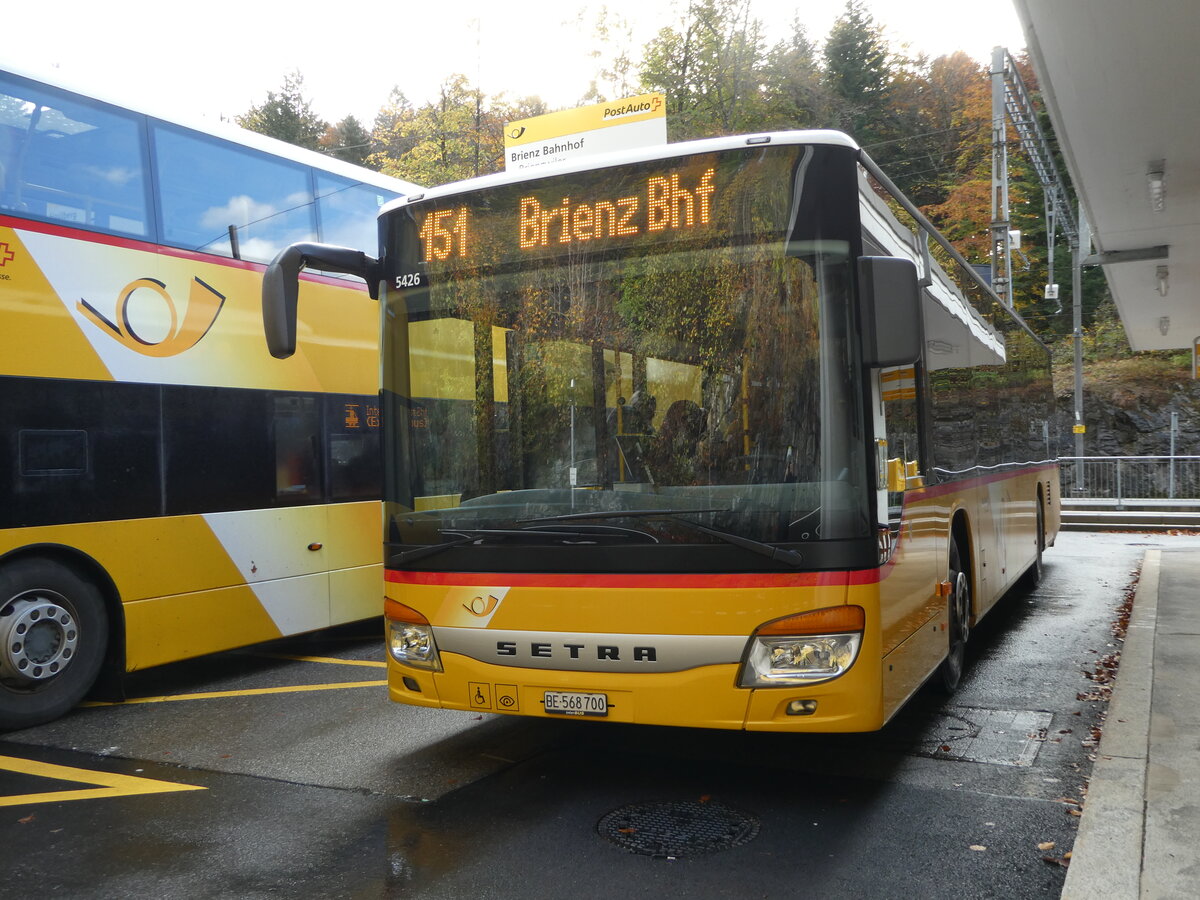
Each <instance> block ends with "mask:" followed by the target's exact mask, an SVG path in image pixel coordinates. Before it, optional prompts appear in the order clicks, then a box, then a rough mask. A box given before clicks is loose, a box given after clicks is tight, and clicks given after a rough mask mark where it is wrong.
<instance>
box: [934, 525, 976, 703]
mask: <svg viewBox="0 0 1200 900" xmlns="http://www.w3.org/2000/svg"><path fill="white" fill-rule="evenodd" d="M949 574H950V597H949V598H948V599H949V607H950V608H949V610H948V613H949V620H950V624H949V627H948V629H947V630H948V631H949V633H950V635H949V640H950V645H949V647H948V648H947V651H946V658H945V659H944V660H943V661H942V666H941V669H940V671H939V675H940V680H941V686H942V690H944V691H945V692H946V693H947V694H953V693H954V692H955V691H956V690H958V686H959V684H960V683H961V682H962V675H963V667H964V666H965V665H966V660H967V638H968V637H970V635H971V579H970V577H969V576H968V574H967V572H966V570H965V567H964V566H963V564H962V555H961V554H960V553H959V549H958V541H957V540H951V542H950V573H949Z"/></svg>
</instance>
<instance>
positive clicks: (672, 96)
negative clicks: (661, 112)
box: [641, 0, 766, 140]
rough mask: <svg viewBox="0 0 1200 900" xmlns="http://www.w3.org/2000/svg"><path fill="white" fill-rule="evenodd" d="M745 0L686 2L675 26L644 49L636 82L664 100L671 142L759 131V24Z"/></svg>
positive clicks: (761, 115) (761, 109) (762, 107)
mask: <svg viewBox="0 0 1200 900" xmlns="http://www.w3.org/2000/svg"><path fill="white" fill-rule="evenodd" d="M750 6H751V4H750V0H692V2H691V3H690V4H689V5H688V7H687V11H686V12H685V14H684V18H683V20H682V21H681V22H680V23H679V25H678V27H667V28H664V29H662V31H660V32H659V33H658V35H657V36H656V37H655V38H654V39H653V40H652V41H650V43H648V44H647V45H646V47H645V50H644V51H643V56H642V67H641V80H642V86H643V87H644V88H645V89H646V90H652V91H662V92H663V93H664V94H666V97H667V127H668V128H669V129H670V133H671V136H672V139H673V140H686V139H689V138H697V137H711V136H715V135H721V134H736V133H738V132H739V131H758V130H761V127H762V121H763V118H764V113H765V105H764V99H763V96H762V91H761V86H762V74H763V65H764V61H765V56H766V50H765V45H764V39H763V34H762V24H761V22H759V20H757V19H755V18H752V17H751V15H750Z"/></svg>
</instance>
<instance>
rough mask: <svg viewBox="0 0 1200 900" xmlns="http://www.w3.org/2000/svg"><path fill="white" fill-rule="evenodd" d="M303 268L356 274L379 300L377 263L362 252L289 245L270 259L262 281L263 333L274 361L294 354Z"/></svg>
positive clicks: (378, 268)
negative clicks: (297, 307)
mask: <svg viewBox="0 0 1200 900" xmlns="http://www.w3.org/2000/svg"><path fill="white" fill-rule="evenodd" d="M305 268H310V269H321V270H323V271H326V272H342V273H344V274H346V275H357V276H358V277H359V278H361V279H363V280H364V281H365V282H366V283H367V291H368V292H369V293H370V295H371V299H372V300H378V299H379V276H380V267H379V260H377V259H375V258H374V257H372V256H368V255H367V254H365V253H363V252H362V251H361V250H351V249H349V248H348V247H335V246H333V245H332V244H291V245H289V246H287V247H284V248H283V250H281V251H280V252H279V255H278V256H276V257H275V258H274V259H273V260H271V264H270V265H269V266H267V271H266V272H265V273H264V275H263V282H262V311H263V333H264V334H265V335H266V338H267V348H268V349H269V350H270V351H271V355H272V356H274V357H275V358H276V359H287V358H288V357H290V356H291V355H292V354H293V353H295V352H296V306H297V303H298V301H299V297H300V272H301V270H303V269H305Z"/></svg>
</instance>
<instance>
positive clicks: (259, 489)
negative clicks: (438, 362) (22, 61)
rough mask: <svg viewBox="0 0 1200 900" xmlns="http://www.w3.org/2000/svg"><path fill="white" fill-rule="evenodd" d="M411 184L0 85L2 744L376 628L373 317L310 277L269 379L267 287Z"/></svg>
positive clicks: (78, 98) (36, 87)
mask: <svg viewBox="0 0 1200 900" xmlns="http://www.w3.org/2000/svg"><path fill="white" fill-rule="evenodd" d="M412 187H413V186H412V185H409V184H407V183H405V182H401V181H397V180H394V179H390V178H386V177H384V176H381V175H378V174H377V173H374V172H368V171H366V170H364V169H360V168H358V167H356V166H351V165H348V164H345V163H341V162H339V161H338V160H334V159H329V158H326V157H324V156H321V155H319V154H316V153H310V152H307V151H302V150H299V149H297V148H294V147H291V146H289V145H286V144H283V143H281V142H279V141H273V140H270V139H268V138H264V137H261V136H259V135H254V134H250V133H249V132H244V131H242V130H241V129H236V128H232V127H228V128H226V127H210V126H204V125H201V126H189V125H187V124H184V123H182V122H180V121H178V120H176V119H174V118H172V117H163V116H156V115H152V114H148V113H147V112H145V111H142V110H137V109H133V108H131V107H129V106H127V105H122V104H118V103H113V102H108V101H106V100H103V99H100V98H97V97H95V96H91V95H89V94H88V93H87V92H85V91H82V90H78V89H77V90H72V89H70V88H69V87H68V86H67V85H64V84H62V83H51V82H48V81H46V80H44V79H37V78H34V77H31V76H28V75H22V74H19V73H17V72H10V71H0V729H12V728H19V727H24V726H28V725H32V724H35V723H38V722H42V721H46V720H48V719H50V718H53V717H55V716H57V715H60V714H62V713H63V712H65V711H66V710H68V709H69V708H70V707H71V706H72V705H73V704H75V703H76V702H78V700H79V699H80V698H81V697H82V696H84V694H85V693H86V692H87V691H88V689H89V688H90V687H91V686H92V685H93V683H94V682H95V681H96V679H97V678H98V677H99V678H101V679H102V684H103V685H104V686H105V687H106V688H107V689H108V692H109V693H110V694H111V693H113V692H114V691H116V690H117V689H118V688H119V682H120V676H121V675H122V674H123V673H125V672H128V671H133V670H137V669H144V668H147V667H149V666H155V665H158V664H160V663H166V662H171V661H174V660H179V659H183V658H185V657H190V656H195V655H197V654H202V653H209V652H212V651H216V650H222V649H226V648H229V647H236V646H240V645H245V644H249V643H253V642H257V641H262V640H266V639H270V638H275V637H279V636H281V635H288V634H295V633H298V632H302V631H308V630H311V629H316V628H322V627H326V626H329V625H332V624H337V623H342V622H348V621H353V620H357V619H362V618H364V617H367V616H373V615H378V612H379V610H378V605H379V604H378V595H379V586H378V585H379V583H380V582H381V578H380V562H381V559H380V544H379V521H380V501H379V496H380V486H379V485H380V473H379V465H378V454H379V442H380V436H379V412H378V392H377V386H378V372H377V370H378V333H379V325H378V310H377V308H375V304H372V303H369V302H347V301H345V300H344V299H341V298H344V297H346V296H350V297H356V296H358V295H362V296H363V297H364V298H365V296H366V291H365V290H364V288H363V285H362V283H361V282H360V281H358V280H347V279H346V278H345V277H344V276H340V275H338V276H332V275H324V274H318V273H313V274H311V275H308V276H306V277H305V282H304V290H305V292H306V296H307V295H308V294H311V296H312V297H313V298H314V302H312V303H310V304H308V305H307V306H306V310H305V315H304V316H303V317H302V319H301V320H300V323H299V328H300V330H301V332H302V333H303V334H304V335H305V337H306V340H305V346H304V349H303V351H302V352H301V353H299V354H297V355H296V356H295V357H294V358H293V359H291V360H289V361H288V362H287V363H275V362H274V361H273V360H271V359H270V357H269V355H268V354H267V348H266V346H265V344H264V342H263V336H262V324H261V321H262V320H261V307H260V300H259V297H260V292H261V287H260V283H261V280H262V272H263V269H264V265H263V264H264V263H265V262H268V261H269V260H270V259H271V257H272V256H274V255H275V253H276V251H277V250H278V249H279V248H280V247H282V246H285V245H287V244H290V243H292V242H294V241H297V240H316V239H318V238H320V239H324V240H331V241H337V242H341V243H366V242H373V241H374V239H375V238H374V222H373V220H374V217H375V215H376V214H377V213H378V211H379V208H380V207H381V206H382V205H383V204H384V203H386V202H388V201H390V200H393V199H395V198H396V197H399V196H401V195H402V194H404V193H405V192H406V191H408V190H410V189H411V188H412ZM317 301H320V302H317ZM268 363H270V364H268Z"/></svg>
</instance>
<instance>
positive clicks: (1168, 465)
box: [1058, 456, 1200, 509]
mask: <svg viewBox="0 0 1200 900" xmlns="http://www.w3.org/2000/svg"><path fill="white" fill-rule="evenodd" d="M1058 464H1059V479H1060V484H1061V486H1062V496H1063V500H1106V501H1113V502H1115V503H1116V506H1117V508H1118V509H1119V508H1120V507H1121V506H1122V505H1123V504H1126V503H1137V502H1139V501H1144V500H1149V501H1157V502H1159V503H1161V502H1163V501H1168V502H1170V501H1177V502H1178V501H1192V502H1197V503H1200V456H1062V457H1059V460H1058Z"/></svg>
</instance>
